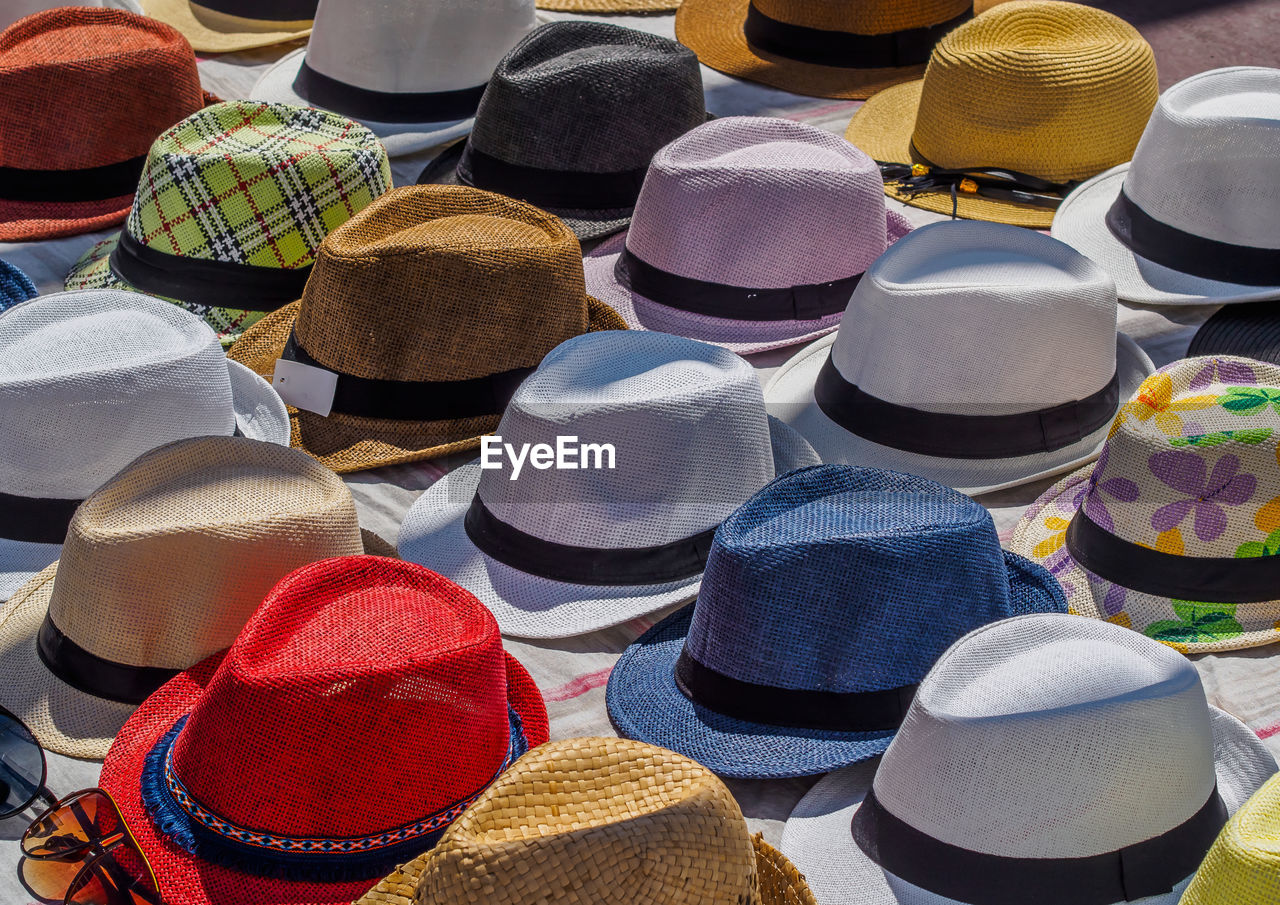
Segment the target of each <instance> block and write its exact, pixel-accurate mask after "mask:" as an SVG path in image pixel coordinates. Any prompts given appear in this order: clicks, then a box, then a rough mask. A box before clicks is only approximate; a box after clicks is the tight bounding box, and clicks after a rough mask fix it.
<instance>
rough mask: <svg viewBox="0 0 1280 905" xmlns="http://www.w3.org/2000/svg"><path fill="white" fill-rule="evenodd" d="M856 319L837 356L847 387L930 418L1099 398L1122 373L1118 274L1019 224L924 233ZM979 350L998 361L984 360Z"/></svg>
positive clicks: (862, 285) (886, 268)
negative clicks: (1096, 395)
mask: <svg viewBox="0 0 1280 905" xmlns="http://www.w3.org/2000/svg"><path fill="white" fill-rule="evenodd" d="M845 314H846V316H845V318H844V320H843V321H842V323H841V326H840V330H839V332H838V333H837V335H836V339H835V343H834V344H833V346H832V351H831V361H832V363H833V365H834V366H835V367H836V369H837V370H838V371H839V372H840V374H841V375H842V376H843V377H844V379H845V380H846V381H848V382H849V383H851V384H854V385H856V386H858V387H859V388H861V389H862V390H864V391H866V392H867V393H869V394H871V395H872V396H875V397H877V398H879V399H883V400H885V401H888V402H893V403H897V404H899V405H904V406H909V407H911V408H915V409H919V410H923V411H930V412H947V413H952V414H969V415H1007V414H1011V413H1016V412H1026V411H1035V410H1037V409H1042V408H1047V407H1050V406H1055V405H1060V404H1063V403H1067V402H1072V401H1074V400H1078V399H1084V398H1086V397H1088V396H1090V395H1092V394H1094V393H1097V392H1098V391H1099V390H1101V389H1103V388H1104V387H1105V386H1106V385H1107V383H1108V382H1109V381H1110V380H1111V378H1112V377H1113V376H1114V375H1115V373H1116V289H1115V284H1114V283H1113V282H1112V281H1111V278H1110V277H1108V276H1107V275H1106V274H1105V273H1104V272H1103V271H1102V270H1101V269H1100V268H1099V267H1098V266H1097V265H1096V264H1094V263H1093V262H1092V261H1090V260H1089V259H1088V258H1085V257H1084V256H1083V255H1081V254H1079V253H1077V252H1076V251H1074V250H1072V249H1071V248H1070V247H1069V246H1067V245H1065V244H1063V243H1062V242H1059V241H1057V240H1056V239H1051V238H1049V237H1048V236H1045V235H1042V234H1040V233H1035V232H1032V231H1030V230H1026V229H1021V228H1019V227H1016V226H1007V225H1005V224H1000V223H981V222H977V221H953V222H947V223H937V224H930V225H928V226H925V227H921V228H919V229H916V230H914V231H913V232H911V233H910V234H909V235H907V236H905V237H904V238H902V239H899V240H898V241H897V242H895V243H894V244H893V246H892V247H891V248H890V249H889V250H888V251H887V252H885V253H884V254H883V255H881V256H880V258H879V259H877V260H876V262H875V263H874V264H873V265H872V266H871V268H870V269H869V270H868V271H867V275H866V276H865V277H864V278H863V279H862V280H861V281H860V282H859V283H858V286H857V288H856V289H855V290H854V293H853V298H852V299H851V300H850V302H849V307H848V309H847V310H846V312H845ZM977 342H980V343H981V344H982V346H983V348H986V349H992V350H999V354H990V355H975V354H973V349H974V343H977ZM1067 363H1070V365H1069V366H1068V365H1067Z"/></svg>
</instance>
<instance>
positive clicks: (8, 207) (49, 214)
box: [0, 193, 133, 242]
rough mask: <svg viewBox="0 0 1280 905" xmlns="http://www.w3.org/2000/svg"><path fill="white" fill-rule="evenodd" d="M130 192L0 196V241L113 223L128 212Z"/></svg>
mask: <svg viewBox="0 0 1280 905" xmlns="http://www.w3.org/2000/svg"><path fill="white" fill-rule="evenodd" d="M132 206H133V195H132V193H131V194H128V195H122V196H121V197H119V198H107V199H105V200H103V201H65V202H62V201H60V202H53V201H11V200H8V199H0V242H31V241H34V240H36V239H61V238H64V237H66V236H78V235H80V234H81V233H91V232H96V231H97V230H100V229H107V228H108V227H111V226H116V225H117V224H119V223H122V222H123V221H124V218H125V217H127V216H128V215H129V208H130V207H132Z"/></svg>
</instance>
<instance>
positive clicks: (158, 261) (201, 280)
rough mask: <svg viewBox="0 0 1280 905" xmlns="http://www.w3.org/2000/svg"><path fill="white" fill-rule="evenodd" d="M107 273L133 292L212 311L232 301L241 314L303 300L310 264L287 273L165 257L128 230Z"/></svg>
mask: <svg viewBox="0 0 1280 905" xmlns="http://www.w3.org/2000/svg"><path fill="white" fill-rule="evenodd" d="M110 265H111V272H112V273H113V274H114V275H115V276H116V278H117V279H119V280H121V281H123V282H124V283H125V284H126V285H129V286H132V287H134V288H135V289H141V290H142V291H144V292H149V293H152V294H154V295H159V296H162V297H165V298H178V299H182V300H183V301H184V302H186V303H188V304H193V305H211V306H213V307H215V308H217V307H220V306H223V305H226V304H228V301H229V300H234V303H235V307H237V308H242V309H244V310H245V311H275V310H276V309H277V308H281V307H283V306H285V305H287V304H289V303H290V302H292V301H293V300H294V299H296V298H298V297H299V296H300V295H302V289H303V287H304V286H306V285H307V277H308V276H309V275H310V274H311V265H310V264H308V265H307V266H306V267H297V268H293V269H286V268H283V267H259V266H257V265H254V264H239V263H236V262H235V261H214V260H208V259H204V258H190V257H182V256H179V255H171V254H165V253H164V252H162V251H157V250H156V249H154V248H152V247H150V246H149V245H144V244H143V243H141V242H139V241H138V240H137V239H135V238H134V237H133V235H132V234H131V233H130V232H129V230H127V229H126V230H123V231H122V232H121V233H120V241H119V242H117V243H116V247H115V248H114V249H113V250H112V252H111V258H110Z"/></svg>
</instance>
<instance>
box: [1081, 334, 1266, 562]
mask: <svg viewBox="0 0 1280 905" xmlns="http://www.w3.org/2000/svg"><path fill="white" fill-rule="evenodd" d="M1278 453H1280V368H1276V367H1275V366H1273V365H1268V364H1263V363H1262V362H1257V361H1252V360H1250V359H1247V358H1234V357H1230V356H1221V357H1203V358H1187V359H1183V360H1181V361H1177V362H1174V363H1173V364H1171V365H1167V366H1166V367H1164V368H1162V369H1161V370H1160V371H1158V372H1156V373H1155V374H1153V375H1152V376H1151V377H1148V378H1147V379H1146V381H1144V382H1143V384H1142V386H1141V387H1140V388H1139V389H1138V393H1137V395H1136V396H1135V397H1134V398H1133V399H1132V400H1130V401H1129V402H1127V403H1125V404H1124V405H1122V406H1121V408H1120V412H1119V414H1118V415H1117V416H1116V421H1115V424H1114V426H1113V427H1112V429H1111V436H1110V437H1109V438H1108V439H1107V442H1106V445H1105V446H1104V447H1103V451H1102V455H1101V457H1100V458H1099V460H1098V464H1097V465H1096V466H1094V470H1093V473H1092V475H1091V476H1090V478H1089V481H1088V482H1087V483H1086V484H1085V485H1084V486H1083V487H1082V488H1081V490H1080V493H1081V495H1082V496H1083V511H1084V513H1085V514H1086V515H1087V516H1088V517H1089V518H1090V519H1091V520H1093V521H1094V522H1096V523H1098V524H1099V525H1100V526H1101V527H1102V528H1104V529H1105V530H1107V531H1109V532H1112V533H1114V534H1115V535H1117V536H1119V537H1121V538H1123V539H1124V540H1127V541H1129V542H1131V543H1135V544H1141V545H1143V546H1146V547H1151V548H1153V549H1156V550H1160V551H1162V552H1165V553H1172V554H1175V555H1186V556H1202V557H1216V558H1232V557H1247V556H1262V555H1266V554H1269V553H1274V552H1276V550H1277V549H1278V548H1280V534H1274V532H1275V531H1276V530H1277V529H1280V463H1278V462H1277V454H1278Z"/></svg>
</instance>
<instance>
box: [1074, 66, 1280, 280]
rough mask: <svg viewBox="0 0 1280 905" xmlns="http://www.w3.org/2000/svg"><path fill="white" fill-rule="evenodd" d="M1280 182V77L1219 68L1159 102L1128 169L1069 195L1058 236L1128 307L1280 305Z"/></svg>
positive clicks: (1183, 83)
mask: <svg viewBox="0 0 1280 905" xmlns="http://www.w3.org/2000/svg"><path fill="white" fill-rule="evenodd" d="M1277 185H1280V69H1267V68H1263V67H1254V66H1237V67H1232V68H1229V69H1215V70H1212V71H1210V72H1202V73H1200V74H1199V75H1193V76H1191V77H1190V78H1188V79H1184V80H1183V81H1181V82H1179V83H1178V84H1176V85H1174V86H1173V87H1172V88H1170V89H1169V90H1167V91H1166V92H1165V93H1164V94H1162V95H1161V96H1160V100H1159V102H1158V103H1157V104H1156V108H1155V111H1154V112H1153V113H1152V114H1151V119H1150V121H1149V122H1148V123H1147V128H1146V131H1145V132H1143V135H1142V140H1141V141H1140V142H1139V143H1138V148H1137V150H1136V151H1134V154H1133V161H1132V162H1131V163H1127V164H1122V165H1121V166H1118V167H1115V168H1113V169H1110V170H1108V171H1107V172H1105V173H1102V174H1101V175H1099V176H1095V177H1094V178H1093V179H1090V180H1089V181H1088V182H1086V183H1084V184H1083V185H1081V186H1080V187H1079V188H1077V189H1076V190H1075V191H1073V192H1072V193H1071V194H1070V195H1068V196H1067V198H1066V200H1065V201H1064V202H1063V203H1062V206H1061V207H1059V208H1058V213H1057V214H1056V215H1055V217H1054V220H1053V233H1052V234H1053V237H1054V238H1055V239H1061V240H1062V241H1063V242H1066V243H1067V244H1068V245H1071V246H1072V247H1073V248H1075V249H1077V250H1078V251H1080V252H1081V253H1083V254H1085V255H1087V256H1088V257H1090V258H1092V259H1093V260H1094V261H1096V262H1097V263H1098V264H1099V266H1101V267H1102V268H1103V269H1104V270H1105V271H1107V273H1109V274H1111V277H1112V278H1113V279H1114V280H1115V281H1116V289H1117V291H1118V292H1119V295H1120V298H1122V299H1125V300H1127V301H1132V302H1140V303H1144V304H1152V305H1213V304H1220V303H1224V302H1245V301H1258V300H1262V299H1270V298H1280V198H1278V197H1277V194H1276V186H1277Z"/></svg>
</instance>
